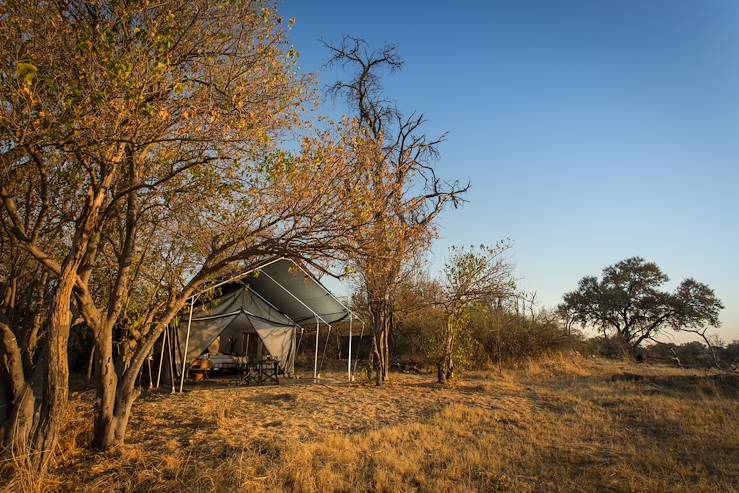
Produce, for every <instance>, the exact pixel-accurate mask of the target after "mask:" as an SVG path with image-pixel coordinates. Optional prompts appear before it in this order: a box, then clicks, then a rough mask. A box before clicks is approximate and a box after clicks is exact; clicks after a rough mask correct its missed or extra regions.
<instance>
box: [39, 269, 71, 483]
mask: <svg viewBox="0 0 739 493" xmlns="http://www.w3.org/2000/svg"><path fill="white" fill-rule="evenodd" d="M75 275H76V274H75V270H74V269H72V268H71V267H67V268H66V269H65V270H64V271H63V272H62V275H61V276H60V277H59V285H58V286H57V289H56V293H55V294H54V298H53V301H52V306H51V313H50V316H49V326H48V332H49V339H48V343H47V345H46V375H45V388H44V399H43V403H42V405H41V414H40V422H39V425H38V427H37V428H36V434H35V437H34V446H33V449H34V455H33V456H32V459H31V464H32V466H33V467H34V469H35V470H36V471H37V472H38V473H39V476H43V475H44V474H45V472H46V470H47V468H48V466H49V462H50V460H51V457H52V455H53V453H54V449H55V448H56V443H57V438H58V435H59V430H60V428H61V425H62V418H63V416H64V409H65V407H66V405H67V397H68V393H69V362H68V361H67V342H68V340H69V330H70V327H71V322H72V313H71V310H70V302H71V299H72V289H73V288H74V283H75Z"/></svg>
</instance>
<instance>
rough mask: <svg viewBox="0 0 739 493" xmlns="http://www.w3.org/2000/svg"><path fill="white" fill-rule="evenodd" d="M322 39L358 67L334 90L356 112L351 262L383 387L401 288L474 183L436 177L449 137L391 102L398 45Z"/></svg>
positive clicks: (335, 56)
mask: <svg viewBox="0 0 739 493" xmlns="http://www.w3.org/2000/svg"><path fill="white" fill-rule="evenodd" d="M324 44H325V46H326V47H327V48H328V49H329V50H330V51H331V53H332V58H331V60H330V61H329V65H341V66H343V67H351V68H353V69H356V73H355V74H354V76H353V77H352V79H350V80H349V81H338V82H336V83H335V84H334V85H333V87H332V88H331V92H332V93H333V94H337V95H341V96H344V97H345V98H346V101H347V103H348V104H349V106H350V108H351V109H352V111H353V119H352V120H351V121H350V122H348V127H349V128H350V133H351V140H352V143H353V151H354V159H355V161H356V162H357V164H358V174H359V175H360V176H359V182H358V183H357V185H356V188H355V189H354V190H353V192H354V194H355V197H356V200H355V201H354V202H353V203H352V204H351V212H352V214H353V215H354V217H355V218H356V223H357V225H358V227H356V228H355V229H354V231H353V235H352V238H353V239H354V242H353V245H352V248H351V250H350V251H349V252H348V253H347V257H348V258H347V263H348V265H349V267H350V270H352V271H353V272H356V273H357V274H358V275H359V277H360V278H361V280H362V284H363V288H364V291H365V295H366V299H367V304H368V308H369V312H370V314H371V319H372V324H371V329H372V353H371V361H372V363H371V368H372V369H373V371H374V374H375V382H376V384H377V385H381V384H382V383H383V382H384V381H385V380H386V379H387V377H388V374H387V372H388V365H389V359H390V352H389V344H388V342H389V334H390V331H391V330H392V327H393V313H394V310H395V308H394V297H395V294H396V290H397V288H398V286H399V284H400V283H401V281H402V279H403V277H404V275H405V274H406V273H407V272H408V271H409V270H410V269H409V266H410V265H411V264H412V263H413V262H414V261H415V260H417V259H418V257H419V256H420V255H421V254H422V252H424V251H425V249H426V248H427V247H428V245H429V244H430V242H431V241H432V240H433V238H434V236H435V234H436V227H435V224H434V221H435V220H436V218H437V217H438V216H439V214H440V213H441V212H442V210H444V208H445V207H446V206H447V205H450V204H451V205H453V206H455V207H456V206H458V205H459V204H460V203H461V201H462V198H461V196H462V194H464V193H465V192H466V191H467V189H468V187H469V186H468V185H467V186H460V185H459V183H458V182H453V183H448V182H445V181H443V180H441V179H440V178H438V177H437V175H436V172H435V170H434V167H433V166H432V163H433V161H434V160H435V159H436V158H437V157H438V145H439V144H440V143H441V142H443V140H444V138H445V136H444V135H442V136H441V137H438V138H429V137H427V136H426V134H424V133H422V127H423V124H424V123H425V117H424V116H423V115H422V114H421V115H418V114H415V113H413V114H411V115H410V116H408V117H404V116H403V115H402V114H401V113H400V112H399V111H398V110H397V109H396V108H395V107H394V106H393V105H392V104H391V103H390V102H389V101H388V100H387V99H385V97H384V95H383V93H382V84H381V81H380V75H381V72H382V71H383V70H387V71H389V72H390V73H392V72H395V71H397V70H400V68H401V67H402V65H403V63H402V61H401V60H400V58H399V56H398V54H397V48H396V47H395V46H393V45H388V46H385V47H383V48H381V49H377V50H370V49H369V48H368V47H367V44H366V43H365V42H364V41H363V40H361V39H359V38H353V37H345V38H344V39H343V40H342V42H341V43H339V44H336V45H333V44H329V43H324Z"/></svg>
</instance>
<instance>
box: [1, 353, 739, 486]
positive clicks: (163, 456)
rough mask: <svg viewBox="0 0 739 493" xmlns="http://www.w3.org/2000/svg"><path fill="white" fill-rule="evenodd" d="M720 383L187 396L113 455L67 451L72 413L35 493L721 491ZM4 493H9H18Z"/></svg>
mask: <svg viewBox="0 0 739 493" xmlns="http://www.w3.org/2000/svg"><path fill="white" fill-rule="evenodd" d="M737 380H738V378H737V377H736V376H724V377H719V376H716V375H714V374H711V373H704V372H690V371H683V370H677V369H672V368H666V367H655V366H635V365H630V364H628V363H621V362H607V361H600V360H598V361H596V360H588V359H584V358H580V357H578V356H575V355H556V356H552V357H549V358H546V359H544V360H541V361H538V362H527V363H525V364H521V365H520V367H519V368H517V369H505V368H502V369H498V370H494V371H489V372H471V373H468V374H466V375H464V376H463V377H462V378H461V379H460V380H459V381H458V382H457V383H456V384H454V385H452V386H449V387H442V386H439V385H437V384H435V383H434V378H433V375H432V374H429V375H421V376H418V375H400V374H399V375H396V374H393V375H392V379H391V382H390V384H388V385H387V386H385V387H384V388H382V389H377V388H374V387H372V386H370V385H366V384H364V383H356V384H351V385H349V384H340V383H335V384H322V385H310V384H306V385H303V384H300V385H281V386H279V387H264V388H237V387H219V388H213V387H208V386H206V385H203V386H200V387H198V389H197V390H192V391H190V392H188V393H186V394H185V395H183V396H170V395H162V396H149V397H146V398H144V399H143V400H142V401H141V402H140V403H139V404H138V405H137V408H136V411H135V414H134V418H133V420H132V422H131V434H130V437H129V439H128V445H126V446H124V447H122V448H120V449H119V450H116V451H113V452H108V453H97V454H96V453H93V452H91V451H88V450H86V449H84V448H82V444H83V443H84V442H85V440H89V436H90V434H91V430H90V424H89V420H86V419H84V413H87V412H89V403H87V402H84V400H81V399H80V398H79V397H77V398H76V399H75V400H73V402H72V407H71V410H70V416H69V417H68V423H69V425H68V426H67V428H66V430H65V432H64V436H63V440H62V443H61V449H62V454H61V455H60V456H59V459H58V464H57V467H56V468H55V469H54V470H53V471H52V473H51V475H50V477H49V480H48V481H47V483H46V484H45V485H44V486H45V489H48V490H50V491H71V490H77V489H85V490H88V491H111V490H120V491H147V490H159V491H211V490H217V491H298V492H324V491H336V492H339V491H388V492H390V491H393V492H394V491H517V492H518V491H521V492H527V491H650V492H657V491H671V492H680V491H685V492H689V491H690V492H693V491H722V492H723V491H733V490H736V489H737V488H739V483H738V481H739V480H738V479H737V478H739V464H738V462H739V461H737V457H739V424H738V423H739V406H738V405H737V403H738V402H739V396H738V393H739V382H737ZM26 484H27V482H26V483H21V482H14V483H13V484H11V485H8V486H9V487H10V488H19V489H25V488H26V487H27V486H26V487H24V485H26Z"/></svg>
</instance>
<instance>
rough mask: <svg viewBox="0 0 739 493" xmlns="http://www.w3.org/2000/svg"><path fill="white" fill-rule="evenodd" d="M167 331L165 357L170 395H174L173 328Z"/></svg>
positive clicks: (168, 328)
mask: <svg viewBox="0 0 739 493" xmlns="http://www.w3.org/2000/svg"><path fill="white" fill-rule="evenodd" d="M167 330H168V331H169V338H168V339H167V357H168V358H169V383H170V385H171V386H172V390H171V391H170V394H174V391H175V387H174V385H175V379H174V362H175V358H176V356H175V349H174V342H175V341H174V327H167Z"/></svg>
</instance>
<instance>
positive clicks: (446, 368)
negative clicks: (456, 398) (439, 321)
mask: <svg viewBox="0 0 739 493" xmlns="http://www.w3.org/2000/svg"><path fill="white" fill-rule="evenodd" d="M454 318H455V315H454V314H453V313H450V314H449V315H448V316H447V322H446V332H445V338H444V349H443V353H442V355H441V359H440V360H439V363H438V368H437V378H438V381H439V383H447V381H449V380H451V379H452V378H453V377H454Z"/></svg>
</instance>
